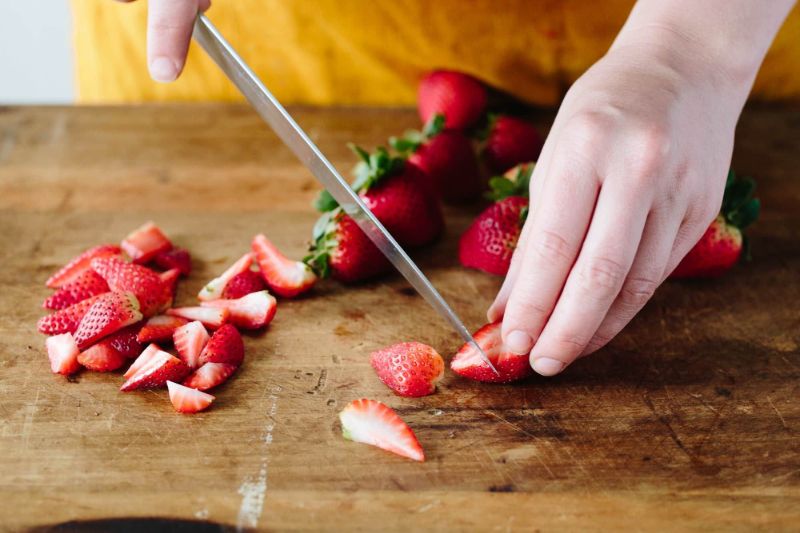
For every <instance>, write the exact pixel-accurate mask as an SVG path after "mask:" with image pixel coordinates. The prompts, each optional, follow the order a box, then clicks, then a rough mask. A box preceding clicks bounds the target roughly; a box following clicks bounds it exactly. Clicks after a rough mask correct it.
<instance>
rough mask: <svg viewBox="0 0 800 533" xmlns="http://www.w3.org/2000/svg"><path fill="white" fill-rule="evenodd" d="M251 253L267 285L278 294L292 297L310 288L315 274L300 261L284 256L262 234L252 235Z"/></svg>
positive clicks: (315, 280) (314, 281)
mask: <svg viewBox="0 0 800 533" xmlns="http://www.w3.org/2000/svg"><path fill="white" fill-rule="evenodd" d="M252 248H253V253H254V254H255V256H256V261H258V266H259V267H260V268H261V275H262V276H263V277H264V281H265V282H266V283H267V286H268V287H269V288H270V289H271V290H272V291H273V292H274V293H275V294H277V295H278V296H283V297H284V298H294V297H295V296H298V295H300V294H303V293H304V292H306V291H308V290H309V289H311V287H313V286H314V284H315V283H316V282H317V275H316V274H314V271H313V270H311V267H309V266H308V265H307V264H305V263H303V262H302V261H292V260H291V259H288V258H287V257H286V256H284V255H283V254H282V253H281V252H280V250H278V249H277V248H276V247H275V245H274V244H272V243H271V242H270V241H269V239H267V238H266V237H265V236H264V235H260V234H259V235H256V236H255V237H253V243H252Z"/></svg>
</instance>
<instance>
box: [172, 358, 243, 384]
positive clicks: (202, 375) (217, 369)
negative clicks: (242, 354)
mask: <svg viewBox="0 0 800 533" xmlns="http://www.w3.org/2000/svg"><path fill="white" fill-rule="evenodd" d="M237 368H239V367H237V366H236V365H229V364H226V363H206V364H204V365H203V366H201V367H200V368H198V369H197V370H195V371H194V373H192V374H190V375H189V377H188V378H186V379H185V380H183V384H184V385H185V386H186V387H191V388H193V389H197V390H208V389H213V388H214V387H216V386H218V385H222V384H223V383H225V382H226V381H228V378H229V377H231V375H233V373H234V372H236V369H237Z"/></svg>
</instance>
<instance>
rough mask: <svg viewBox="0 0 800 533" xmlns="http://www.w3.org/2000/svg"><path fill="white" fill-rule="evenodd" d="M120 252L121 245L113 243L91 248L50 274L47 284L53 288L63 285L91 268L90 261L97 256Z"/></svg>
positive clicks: (108, 255) (113, 254) (116, 254)
mask: <svg viewBox="0 0 800 533" xmlns="http://www.w3.org/2000/svg"><path fill="white" fill-rule="evenodd" d="M119 253H120V249H119V246H114V245H112V244H102V245H100V246H95V247H94V248H90V249H88V250H86V251H85V252H83V253H82V254H80V255H79V256H77V257H74V258H72V259H71V260H70V261H69V262H68V263H67V264H66V265H64V266H63V267H62V268H61V269H60V270H59V271H58V272H56V273H55V274H53V275H52V276H50V279H48V280H47V283H46V284H47V286H48V287H50V288H51V289H55V288H58V287H61V286H63V285H65V284H67V283H69V282H70V281H72V280H74V279H76V278H77V277H78V276H80V275H81V274H82V273H83V272H84V271H86V270H88V269H89V268H90V263H91V261H92V259H94V258H95V257H111V256H118V255H119Z"/></svg>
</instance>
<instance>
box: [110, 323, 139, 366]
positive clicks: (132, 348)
mask: <svg viewBox="0 0 800 533" xmlns="http://www.w3.org/2000/svg"><path fill="white" fill-rule="evenodd" d="M141 327H142V325H141V323H137V324H133V325H132V326H128V327H127V328H123V329H121V330H119V331H118V332H116V333H114V334H113V335H110V336H109V337H108V338H107V340H108V343H109V345H111V346H112V347H113V348H114V349H116V350H117V351H118V352H119V353H120V354H122V355H123V357H125V358H127V359H133V358H134V357H138V356H139V354H140V353H142V348H143V346H142V343H141V342H139V339H138V336H139V329H141Z"/></svg>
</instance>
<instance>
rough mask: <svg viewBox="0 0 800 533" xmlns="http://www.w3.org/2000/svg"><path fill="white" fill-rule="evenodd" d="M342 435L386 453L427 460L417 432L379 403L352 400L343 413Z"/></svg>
mask: <svg viewBox="0 0 800 533" xmlns="http://www.w3.org/2000/svg"><path fill="white" fill-rule="evenodd" d="M339 420H340V421H341V422H342V435H343V436H344V438H346V439H349V440H352V441H354V442H362V443H364V444H371V445H372V446H377V447H378V448H382V449H384V450H386V451H389V452H392V453H396V454H397V455H401V456H403V457H408V458H409V459H413V460H414V461H424V460H425V453H424V452H423V451H422V446H420V444H419V441H418V440H417V437H416V435H414V432H413V431H411V428H410V427H408V425H407V424H406V423H405V422H403V420H402V419H401V418H400V417H399V416H397V413H395V412H394V411H393V410H392V409H390V408H389V407H387V406H386V405H384V404H382V403H381V402H378V401H376V400H368V399H366V398H362V399H360V400H353V401H352V402H350V403H349V404H347V407H345V408H344V409H343V410H342V412H341V413H339Z"/></svg>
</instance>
